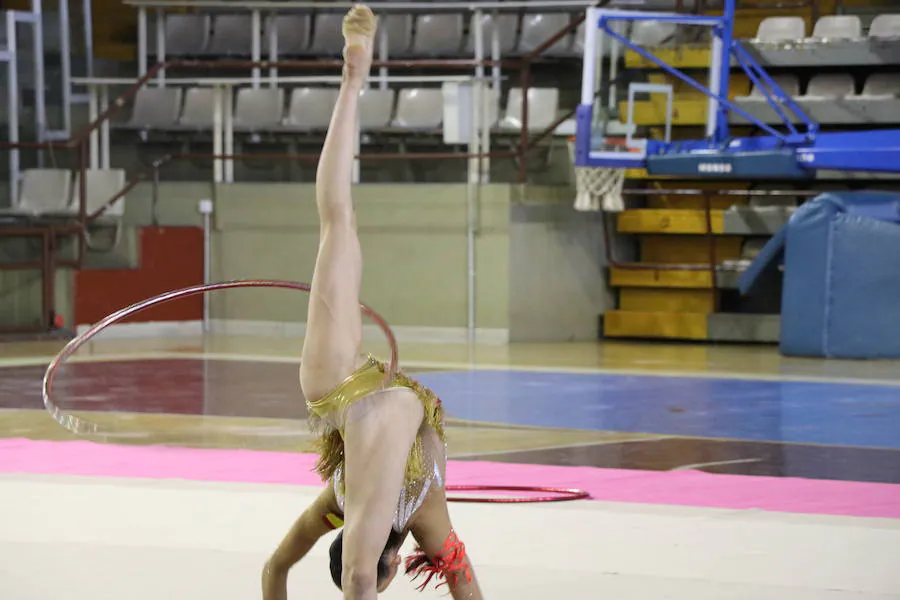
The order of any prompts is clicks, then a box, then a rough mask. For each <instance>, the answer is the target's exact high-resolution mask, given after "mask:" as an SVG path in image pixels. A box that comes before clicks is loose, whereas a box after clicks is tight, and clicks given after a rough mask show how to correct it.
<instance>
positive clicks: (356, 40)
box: [342, 4, 378, 88]
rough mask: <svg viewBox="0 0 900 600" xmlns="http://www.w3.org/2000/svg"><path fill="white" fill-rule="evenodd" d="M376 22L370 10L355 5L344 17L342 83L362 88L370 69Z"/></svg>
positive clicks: (362, 5) (363, 6) (376, 27)
mask: <svg viewBox="0 0 900 600" xmlns="http://www.w3.org/2000/svg"><path fill="white" fill-rule="evenodd" d="M377 29H378V21H377V19H376V18H375V14H374V13H372V9H370V8H369V7H368V6H366V5H364V4H357V5H356V6H354V7H353V8H351V9H350V11H349V12H348V13H347V15H346V16H345V17H344V23H343V27H342V30H343V34H344V81H346V82H347V83H350V84H352V85H354V86H356V87H360V88H362V86H363V85H365V83H366V80H367V79H368V77H369V69H370V68H371V67H372V52H373V48H374V46H375V32H376V30H377Z"/></svg>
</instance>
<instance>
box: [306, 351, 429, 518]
mask: <svg viewBox="0 0 900 600" xmlns="http://www.w3.org/2000/svg"><path fill="white" fill-rule="evenodd" d="M386 371H387V366H386V365H385V364H384V363H383V362H381V361H379V360H377V359H376V358H374V357H373V356H371V355H369V356H368V357H367V359H366V362H365V363H364V364H363V365H362V366H361V367H359V368H358V369H357V370H356V371H354V372H353V373H351V374H350V376H349V377H347V378H346V379H345V380H344V381H343V382H341V383H340V384H339V385H338V386H337V387H336V388H334V389H333V390H331V391H330V392H329V393H328V394H326V395H324V396H322V397H321V398H319V399H318V400H316V401H314V402H309V401H307V403H306V406H307V408H309V418H310V425H311V426H312V427H313V429H314V430H316V431H317V432H318V436H319V437H318V440H317V442H316V446H317V450H318V453H319V460H318V462H317V463H316V472H317V473H318V474H319V475H320V476H321V477H322V480H323V481H328V480H332V483H333V485H334V486H335V487H334V489H335V495H336V496H337V498H338V502H339V503H341V501H342V500H343V496H344V494H343V492H344V481H343V479H344V477H343V474H344V469H343V466H344V430H343V425H342V424H343V422H344V418H343V417H344V415H346V411H347V409H348V408H349V407H350V405H352V404H353V403H354V402H357V401H358V400H361V399H363V398H365V397H366V396H368V395H369V394H371V393H373V392H377V391H379V390H383V389H392V388H408V389H410V390H412V391H413V392H414V393H415V394H416V397H417V398H418V399H419V401H420V402H421V403H422V408H424V409H425V417H424V421H425V423H426V424H428V425H430V426H431V427H432V428H433V429H434V431H435V433H436V434H437V436H438V437H439V438H440V440H441V442H442V443H446V435H445V432H444V409H443V407H442V406H441V401H440V399H439V398H438V397H437V396H436V395H435V393H434V392H432V391H431V390H430V389H428V388H427V387H425V386H423V385H422V384H420V383H419V382H418V381H415V380H414V379H412V378H410V377H409V376H407V375H406V374H405V373H403V372H402V371H398V372H397V373H396V374H395V375H394V377H393V378H392V379H391V381H390V383H388V384H387V385H385V382H384V376H385V373H386ZM432 485H438V486H443V478H442V477H441V473H440V467H439V465H438V464H437V462H436V457H433V456H429V454H428V453H426V452H425V446H424V444H423V441H422V433H421V429H420V432H419V434H418V435H417V436H416V441H415V442H414V443H413V447H412V449H411V450H410V452H409V457H408V458H407V461H406V477H405V479H404V489H403V491H402V492H401V496H400V499H399V504H398V513H397V519H395V524H394V526H395V528H396V529H398V530H400V529H402V528H403V526H404V525H405V523H406V521H407V520H408V519H409V516H411V515H412V513H413V512H415V510H416V509H417V508H418V507H419V506H420V505H421V503H422V500H424V497H425V495H426V494H427V492H428V490H429V489H430V488H431V486H432Z"/></svg>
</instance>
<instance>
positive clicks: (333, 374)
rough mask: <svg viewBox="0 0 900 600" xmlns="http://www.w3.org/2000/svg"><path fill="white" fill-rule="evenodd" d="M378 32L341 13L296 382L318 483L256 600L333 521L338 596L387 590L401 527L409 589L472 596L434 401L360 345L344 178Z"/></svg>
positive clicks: (267, 594)
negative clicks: (339, 67)
mask: <svg viewBox="0 0 900 600" xmlns="http://www.w3.org/2000/svg"><path fill="white" fill-rule="evenodd" d="M376 27H377V22H376V19H375V15H374V14H373V13H372V11H371V10H370V9H369V8H368V7H366V6H363V5H356V6H355V7H353V8H352V9H351V10H350V11H349V12H348V13H347V15H346V16H345V17H344V22H343V28H342V29H343V34H344V51H343V56H344V67H343V74H342V78H341V87H340V92H339V94H338V99H337V103H336V105H335V107H334V112H333V114H332V117H331V123H330V125H329V128H328V133H327V135H326V137H325V144H324V146H323V147H322V154H321V156H320V158H319V165H318V171H317V173H316V204H317V206H318V210H319V218H320V221H321V224H320V229H319V232H320V240H319V252H318V256H317V258H316V266H315V271H314V273H313V279H312V290H311V292H310V298H309V314H308V317H307V328H306V338H305V340H304V343H303V354H302V361H301V365H300V387H301V389H302V390H303V394H304V396H305V397H306V402H307V406H308V408H309V413H310V420H311V422H312V424H313V425H314V426H317V429H318V433H319V438H318V446H319V447H318V450H319V460H318V463H317V465H316V470H317V472H318V473H319V475H321V476H322V479H323V480H324V481H326V482H328V485H327V486H326V487H325V489H324V490H323V491H322V493H321V494H320V495H319V497H318V498H317V499H316V500H315V501H314V502H313V503H312V505H311V506H309V508H307V509H306V511H305V512H304V513H303V514H302V515H301V516H300V518H299V519H297V521H296V522H295V523H294V525H293V526H292V527H291V529H290V531H289V532H288V533H287V535H286V536H285V538H284V540H283V541H282V542H281V544H280V545H279V546H278V548H277V549H276V550H275V552H274V553H273V554H272V556H271V557H270V558H269V560H268V561H267V562H266V565H265V567H264V569H263V573H262V588H263V600H285V599H286V598H287V576H288V571H289V570H290V568H291V567H292V566H293V565H295V564H296V563H297V562H299V561H300V560H301V559H302V558H303V557H304V556H305V555H306V554H307V553H308V552H309V551H310V549H311V548H312V546H313V545H314V544H315V543H316V541H317V540H318V539H319V538H320V537H322V536H323V535H325V534H326V533H328V532H329V531H331V530H333V529H336V528H340V527H343V530H342V531H341V532H340V533H339V534H338V536H337V538H336V539H335V541H334V543H333V544H332V545H331V549H330V552H329V554H330V558H331V577H332V579H333V580H334V583H335V585H337V586H338V588H340V589H341V590H342V591H343V593H344V598H346V599H353V600H370V599H373V598H376V597H377V595H378V594H379V593H381V592H383V591H384V590H385V589H386V588H387V587H388V585H389V584H390V583H391V581H392V580H393V578H394V576H395V575H396V574H397V569H398V568H399V567H400V563H401V560H400V555H399V551H400V546H401V545H402V544H403V542H404V540H405V539H406V536H407V535H408V534H410V533H411V534H412V536H413V538H414V539H415V541H416V542H417V543H418V546H419V547H418V549H417V553H416V554H415V555H413V556H411V557H409V558H407V561H406V573H407V574H409V575H411V576H412V577H413V579H414V580H415V579H416V578H418V577H419V576H422V577H423V579H424V582H423V583H421V585H420V586H419V589H425V587H426V586H427V585H428V583H429V581H430V580H431V579H432V578H434V579H435V582H436V583H437V584H438V585H439V586H440V585H446V586H447V587H448V588H449V591H450V593H451V594H452V596H453V598H454V599H456V600H461V599H463V598H465V599H467V600H481V597H482V596H481V591H480V589H479V587H478V582H477V581H476V579H475V574H474V572H473V568H472V565H471V563H470V561H469V558H468V556H467V555H466V550H465V546H464V545H463V543H462V542H461V541H460V540H459V538H458V537H457V535H456V532H455V531H454V529H453V525H452V524H451V522H450V515H449V513H448V510H447V498H446V495H445V491H444V478H445V467H446V445H445V438H444V423H443V410H442V407H441V402H440V400H439V399H438V398H437V397H436V396H435V395H434V393H433V392H431V390H429V389H427V388H425V387H424V386H422V385H420V384H419V383H417V382H415V381H413V380H412V379H410V378H409V377H407V376H406V375H405V374H403V373H396V374H395V375H394V376H393V378H392V380H391V382H390V383H389V384H387V385H385V383H384V382H385V372H386V369H387V367H386V366H385V364H384V363H382V362H380V361H378V360H376V359H375V358H373V357H371V356H364V355H363V354H361V351H360V344H361V342H362V315H361V313H360V307H359V292H360V285H361V279H362V253H361V249H360V244H359V239H358V237H357V232H356V216H355V213H354V209H353V202H352V199H351V193H350V192H351V185H350V181H351V167H352V163H353V149H354V139H355V136H356V121H357V118H358V116H357V110H358V100H359V94H360V91H361V90H362V88H363V86H364V85H365V84H366V80H367V79H368V76H369V70H370V67H371V64H372V48H373V41H374V38H375V30H376Z"/></svg>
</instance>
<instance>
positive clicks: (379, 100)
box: [359, 88, 394, 131]
mask: <svg viewBox="0 0 900 600" xmlns="http://www.w3.org/2000/svg"><path fill="white" fill-rule="evenodd" d="M393 116H394V90H379V89H374V88H367V89H364V90H363V91H362V92H361V93H360V95H359V128H360V130H361V131H372V130H377V129H385V128H387V127H389V126H390V124H391V119H392V118H393Z"/></svg>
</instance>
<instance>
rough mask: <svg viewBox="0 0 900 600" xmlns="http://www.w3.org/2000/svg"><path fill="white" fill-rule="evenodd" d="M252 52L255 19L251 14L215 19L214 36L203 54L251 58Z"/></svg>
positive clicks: (217, 17) (223, 16)
mask: <svg viewBox="0 0 900 600" xmlns="http://www.w3.org/2000/svg"><path fill="white" fill-rule="evenodd" d="M260 41H262V40H260ZM252 51H253V19H252V18H251V17H250V13H247V14H241V15H216V16H215V17H213V21H212V35H211V36H210V38H209V44H208V45H207V46H206V48H205V49H204V51H203V54H206V55H210V56H250V54H251V53H252Z"/></svg>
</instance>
